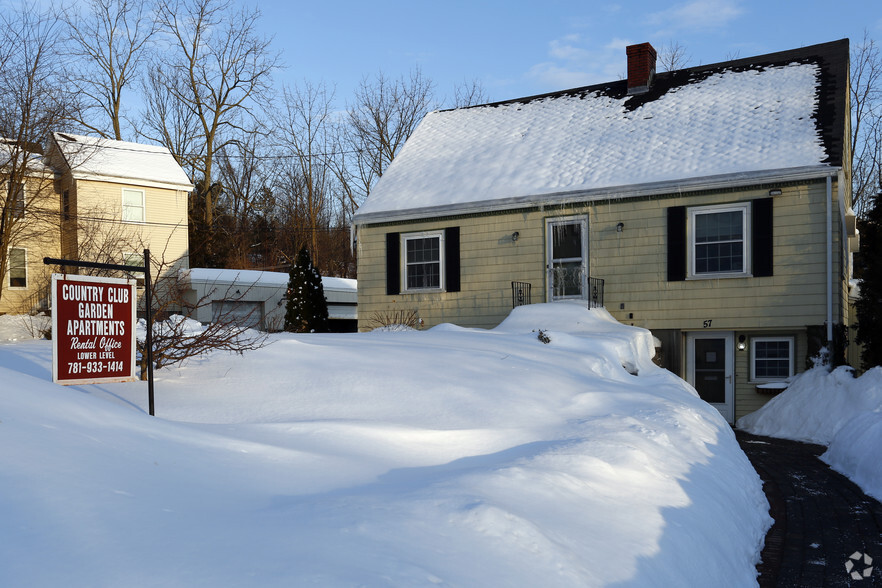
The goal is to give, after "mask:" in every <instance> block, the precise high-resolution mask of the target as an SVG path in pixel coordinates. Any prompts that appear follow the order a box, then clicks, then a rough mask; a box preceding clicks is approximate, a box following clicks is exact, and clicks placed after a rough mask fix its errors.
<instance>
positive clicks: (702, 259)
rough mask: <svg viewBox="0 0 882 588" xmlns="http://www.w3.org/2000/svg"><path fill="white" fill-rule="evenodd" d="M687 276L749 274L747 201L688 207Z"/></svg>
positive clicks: (737, 275) (712, 276) (708, 276)
mask: <svg viewBox="0 0 882 588" xmlns="http://www.w3.org/2000/svg"><path fill="white" fill-rule="evenodd" d="M689 258H690V259H689V262H690V263H689V270H690V272H689V275H690V277H693V278H706V277H707V278H719V277H739V276H749V275H750V203H748V202H743V203H740V204H723V205H714V206H696V207H692V208H690V209H689Z"/></svg>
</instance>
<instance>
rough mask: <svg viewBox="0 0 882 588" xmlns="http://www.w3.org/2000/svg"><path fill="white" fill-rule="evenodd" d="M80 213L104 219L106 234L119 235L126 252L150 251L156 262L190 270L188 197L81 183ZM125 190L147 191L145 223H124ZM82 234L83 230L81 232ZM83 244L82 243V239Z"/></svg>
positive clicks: (135, 187)
mask: <svg viewBox="0 0 882 588" xmlns="http://www.w3.org/2000/svg"><path fill="white" fill-rule="evenodd" d="M76 184H77V198H76V200H77V210H78V213H79V214H80V215H81V216H87V217H91V218H96V219H100V222H99V224H100V225H103V230H104V231H106V232H108V233H110V232H115V233H116V235H115V236H114V237H113V238H114V239H115V240H117V241H119V242H120V244H121V250H120V252H119V253H120V260H121V256H122V253H123V250H125V251H126V252H132V251H142V250H143V249H144V248H149V249H150V254H151V256H152V257H154V258H156V259H162V260H164V261H165V263H166V264H169V265H173V266H175V267H188V263H187V255H188V237H187V194H186V193H185V192H183V191H180V190H170V189H163V188H151V187H143V186H138V185H136V184H118V183H113V182H99V181H92V180H78V181H77V182H76ZM123 189H133V190H143V191H144V193H145V194H144V200H145V212H144V214H145V222H143V223H138V222H125V221H123V220H122V197H123V196H122V194H123ZM81 230H82V229H81ZM80 242H82V239H80Z"/></svg>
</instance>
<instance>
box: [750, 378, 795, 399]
mask: <svg viewBox="0 0 882 588" xmlns="http://www.w3.org/2000/svg"><path fill="white" fill-rule="evenodd" d="M788 386H790V382H784V381H781V382H755V388H756V393H757V394H761V395H763V396H775V395H777V394H780V393H781V392H783V391H784V390H786V389H787V388H788Z"/></svg>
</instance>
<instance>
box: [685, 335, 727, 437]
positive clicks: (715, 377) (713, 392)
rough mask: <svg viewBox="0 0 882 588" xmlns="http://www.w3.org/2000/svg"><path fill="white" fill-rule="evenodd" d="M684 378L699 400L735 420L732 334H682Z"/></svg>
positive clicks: (725, 416)
mask: <svg viewBox="0 0 882 588" xmlns="http://www.w3.org/2000/svg"><path fill="white" fill-rule="evenodd" d="M686 345H687V355H686V380H687V381H688V382H689V383H690V384H692V386H694V387H695V389H696V390H697V391H698V395H699V396H701V398H702V400H704V401H705V402H707V403H709V404H711V405H712V406H714V407H715V408H716V409H717V410H719V411H720V413H721V414H722V415H723V417H724V418H725V419H726V420H727V421H728V422H729V423H730V424H734V423H735V369H734V368H735V354H734V348H735V334H734V333H731V332H726V333H707V332H697V333H689V334H687V336H686Z"/></svg>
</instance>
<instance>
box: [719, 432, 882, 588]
mask: <svg viewBox="0 0 882 588" xmlns="http://www.w3.org/2000/svg"><path fill="white" fill-rule="evenodd" d="M735 435H736V437H737V438H738V442H739V443H740V444H741V448H742V449H743V450H744V453H746V454H747V457H748V458H749V459H750V461H751V463H752V464H753V467H754V468H755V469H756V471H757V473H758V474H759V475H760V477H761V478H762V479H763V490H765V492H766V496H767V497H768V499H769V505H770V506H771V515H772V518H773V519H775V524H774V525H773V526H772V528H771V529H770V530H769V533H768V535H767V536H766V546H765V549H763V553H762V559H763V563H761V564H760V565H758V566H757V571H758V572H759V574H760V576H759V584H760V586H761V587H762V588H766V587H773V586H774V587H794V588H797V587H798V588H808V587H812V588H813V587H826V586H853V587H856V588H863V587H867V588H869V587H871V586H873V587H882V504H880V503H879V502H878V501H877V500H875V499H873V498H871V497H869V496H867V495H866V494H864V493H863V492H862V491H861V489H860V488H858V487H857V486H856V485H855V484H854V483H852V482H851V481H850V480H849V479H848V478H846V477H845V476H842V475H840V474H838V473H837V472H834V471H833V470H831V469H830V468H829V466H827V464H825V463H824V462H822V461H821V460H820V459H818V456H819V455H821V454H822V453H824V451H825V450H826V448H825V447H823V446H822V445H811V444H808V443H799V442H797V441H787V440H784V439H773V438H771V437H758V436H755V435H749V434H747V433H744V432H742V431H736V433H735ZM879 458H880V459H882V456H879ZM856 552H858V553H860V554H866V555H869V556H870V557H871V558H872V560H873V561H872V563H871V565H870V566H867V565H866V564H865V563H864V560H863V558H861V560H860V561H859V562H854V564H853V567H852V571H853V572H862V571H863V570H865V569H866V568H867V567H871V568H872V571H871V573H870V576H869V577H868V578H861V579H854V578H852V577H851V575H850V574H849V572H848V571H847V569H846V562H847V561H848V560H849V558H850V557H851V556H852V555H853V554H855V553H856Z"/></svg>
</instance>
